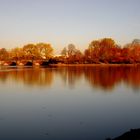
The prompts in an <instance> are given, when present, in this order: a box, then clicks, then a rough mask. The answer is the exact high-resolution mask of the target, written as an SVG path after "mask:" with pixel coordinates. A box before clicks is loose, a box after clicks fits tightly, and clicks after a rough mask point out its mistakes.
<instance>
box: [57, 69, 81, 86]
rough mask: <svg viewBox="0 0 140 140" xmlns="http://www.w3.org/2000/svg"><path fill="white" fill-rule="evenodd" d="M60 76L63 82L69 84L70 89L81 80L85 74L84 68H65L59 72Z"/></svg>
mask: <svg viewBox="0 0 140 140" xmlns="http://www.w3.org/2000/svg"><path fill="white" fill-rule="evenodd" d="M57 73H58V74H60V76H61V78H62V80H63V82H64V83H65V84H68V85H69V87H70V88H73V87H74V86H75V85H76V82H77V81H78V80H80V79H81V76H82V74H84V71H83V68H82V67H63V68H60V69H59V70H57Z"/></svg>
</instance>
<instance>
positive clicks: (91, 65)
mask: <svg viewBox="0 0 140 140" xmlns="http://www.w3.org/2000/svg"><path fill="white" fill-rule="evenodd" d="M49 65H50V66H58V67H72V66H75V67H84V66H86V67H93V66H94V67H95V66H100V67H106V66H113V67H115V66H117V67H118V66H140V64H104V63H102V64H49Z"/></svg>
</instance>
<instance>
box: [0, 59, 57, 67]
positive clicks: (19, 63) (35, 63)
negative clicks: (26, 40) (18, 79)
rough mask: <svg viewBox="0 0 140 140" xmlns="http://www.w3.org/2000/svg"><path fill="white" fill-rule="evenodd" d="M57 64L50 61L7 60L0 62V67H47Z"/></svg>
mask: <svg viewBox="0 0 140 140" xmlns="http://www.w3.org/2000/svg"><path fill="white" fill-rule="evenodd" d="M54 63H57V62H53V61H51V60H48V61H46V60H33V61H32V60H21V61H19V60H18V61H15V60H7V61H0V66H48V65H49V64H54Z"/></svg>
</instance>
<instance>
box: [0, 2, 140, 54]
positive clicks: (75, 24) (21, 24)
mask: <svg viewBox="0 0 140 140" xmlns="http://www.w3.org/2000/svg"><path fill="white" fill-rule="evenodd" d="M104 37H112V38H114V39H115V40H116V42H117V43H118V44H121V45H123V44H125V43H128V42H131V41H132V40H133V39H134V38H140V0H0V46H1V47H5V48H13V47H22V46H23V45H24V44H27V43H30V42H31V43H37V42H49V43H51V44H52V46H53V48H54V49H55V50H56V53H58V52H59V51H60V50H61V49H62V48H63V47H65V46H67V45H68V44H69V43H74V44H75V45H76V46H77V48H79V49H81V50H83V49H85V48H87V47H88V44H89V43H90V42H91V41H92V40H94V39H100V38H104Z"/></svg>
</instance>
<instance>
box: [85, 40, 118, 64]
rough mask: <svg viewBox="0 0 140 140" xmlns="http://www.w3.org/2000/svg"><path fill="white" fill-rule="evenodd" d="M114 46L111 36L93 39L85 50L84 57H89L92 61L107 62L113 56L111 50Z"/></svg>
mask: <svg viewBox="0 0 140 140" xmlns="http://www.w3.org/2000/svg"><path fill="white" fill-rule="evenodd" d="M115 47H116V44H115V41H114V40H113V39H111V38H103V39H101V40H94V41H92V42H91V43H90V45H89V47H88V49H87V50H86V51H85V55H86V56H85V57H86V58H89V59H91V62H92V63H100V62H103V63H109V62H110V61H111V59H112V57H113V56H112V51H114V50H113V48H115ZM87 55H88V56H87Z"/></svg>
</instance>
